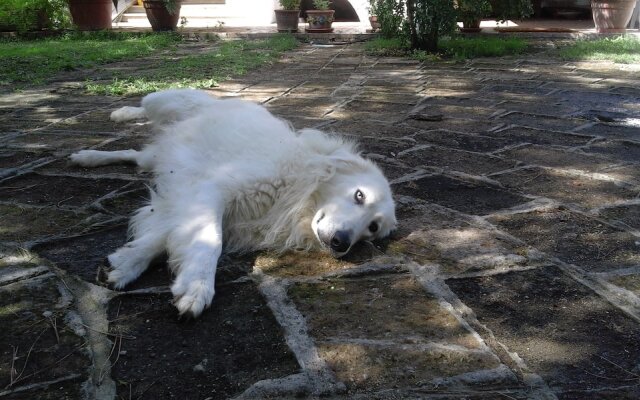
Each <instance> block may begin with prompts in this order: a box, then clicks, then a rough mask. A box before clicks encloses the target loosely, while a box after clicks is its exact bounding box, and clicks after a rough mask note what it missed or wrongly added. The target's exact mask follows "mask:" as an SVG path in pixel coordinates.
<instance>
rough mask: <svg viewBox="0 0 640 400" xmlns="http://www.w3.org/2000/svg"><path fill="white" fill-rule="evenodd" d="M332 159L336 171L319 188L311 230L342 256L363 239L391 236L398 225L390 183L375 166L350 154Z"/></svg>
mask: <svg viewBox="0 0 640 400" xmlns="http://www.w3.org/2000/svg"><path fill="white" fill-rule="evenodd" d="M330 158H331V160H330V161H331V166H332V168H334V172H333V173H332V174H331V178H329V179H328V180H326V181H324V182H322V183H321V184H320V185H319V187H318V190H317V192H316V204H317V211H316V212H315V215H314V217H313V220H312V223H311V228H312V229H313V232H314V234H315V236H316V238H317V239H318V241H319V242H320V243H321V245H322V246H323V247H325V248H327V249H329V250H330V251H331V254H332V255H333V256H334V257H342V256H343V255H345V254H347V253H348V252H349V250H350V249H351V247H352V246H353V245H354V244H355V243H357V242H359V241H361V240H375V239H380V238H384V237H386V236H388V235H389V233H391V231H392V230H394V229H395V227H396V223H397V222H396V216H395V206H394V203H393V197H392V195H391V189H390V187H389V182H388V181H387V179H386V178H385V177H384V175H383V174H382V172H381V171H380V169H379V168H378V167H377V166H376V165H374V164H373V163H372V162H370V161H368V160H365V159H363V158H361V157H360V156H357V155H354V154H350V153H348V152H344V153H342V154H337V155H336V154H335V153H334V155H332V156H331V157H330Z"/></svg>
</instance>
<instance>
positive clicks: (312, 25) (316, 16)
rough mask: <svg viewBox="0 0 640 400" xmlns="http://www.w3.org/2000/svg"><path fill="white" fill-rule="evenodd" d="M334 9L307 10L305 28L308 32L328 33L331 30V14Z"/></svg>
mask: <svg viewBox="0 0 640 400" xmlns="http://www.w3.org/2000/svg"><path fill="white" fill-rule="evenodd" d="M334 13H335V10H307V24H308V27H307V29H306V31H307V32H309V33H329V32H333V28H332V27H331V24H332V23H333V14H334Z"/></svg>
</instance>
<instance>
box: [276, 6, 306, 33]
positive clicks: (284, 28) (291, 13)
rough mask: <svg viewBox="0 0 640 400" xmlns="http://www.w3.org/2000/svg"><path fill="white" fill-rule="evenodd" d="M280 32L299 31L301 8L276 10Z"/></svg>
mask: <svg viewBox="0 0 640 400" xmlns="http://www.w3.org/2000/svg"><path fill="white" fill-rule="evenodd" d="M275 11H276V25H277V26H278V32H298V22H299V21H300V10H275Z"/></svg>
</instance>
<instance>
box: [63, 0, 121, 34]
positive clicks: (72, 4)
mask: <svg viewBox="0 0 640 400" xmlns="http://www.w3.org/2000/svg"><path fill="white" fill-rule="evenodd" d="M112 7H113V2H112V1H111V0H69V11H70V12H71V19H72V20H73V23H74V24H75V25H76V26H77V27H78V29H79V30H81V31H98V30H102V29H111V9H112Z"/></svg>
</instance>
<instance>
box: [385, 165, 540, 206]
mask: <svg viewBox="0 0 640 400" xmlns="http://www.w3.org/2000/svg"><path fill="white" fill-rule="evenodd" d="M393 189H394V192H396V193H399V194H405V195H410V196H413V197H416V198H419V199H422V200H425V201H428V202H433V203H436V204H439V205H442V206H444V207H449V208H452V209H454V210H457V211H461V212H463V213H467V214H475V215H486V214H491V213H493V212H495V211H497V210H501V209H505V208H511V207H514V206H516V205H518V204H523V203H526V202H528V201H529V199H527V198H525V197H522V196H520V195H518V194H515V193H510V192H508V191H505V190H503V189H500V188H498V187H492V186H489V185H484V184H479V183H470V182H464V181H461V180H458V179H454V178H449V177H446V176H443V175H432V176H427V177H424V178H420V179H417V180H415V181H410V182H403V183H399V184H396V185H393Z"/></svg>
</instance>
